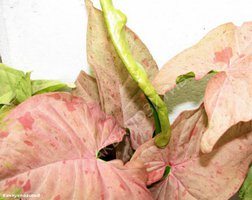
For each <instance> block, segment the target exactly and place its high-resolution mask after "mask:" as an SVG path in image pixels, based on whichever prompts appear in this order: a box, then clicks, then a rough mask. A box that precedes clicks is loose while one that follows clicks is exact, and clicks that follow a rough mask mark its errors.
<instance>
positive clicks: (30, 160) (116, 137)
mask: <svg viewBox="0 0 252 200" xmlns="http://www.w3.org/2000/svg"><path fill="white" fill-rule="evenodd" d="M124 134H125V132H124V130H123V129H121V128H120V127H119V126H118V125H117V124H116V123H115V120H114V119H113V117H111V116H107V115H105V114H104V113H103V112H101V110H100V108H99V106H98V105H97V104H93V103H89V104H87V103H85V102H84V101H83V99H81V98H77V97H74V96H72V95H70V94H68V93H50V94H43V95H36V96H34V97H32V98H30V99H29V100H27V101H26V102H24V103H23V104H20V105H19V106H18V107H17V108H16V109H15V110H13V111H12V112H11V113H10V114H9V115H8V117H7V118H5V120H4V122H2V124H1V130H0V192H1V193H2V194H13V193H16V192H17V191H19V193H20V194H40V198H39V199H43V200H44V199H76V200H82V199H152V198H151V196H150V193H149V191H148V190H147V189H146V187H145V182H144V180H145V176H146V173H145V170H144V169H143V166H142V165H141V164H140V163H138V162H131V163H129V164H127V165H123V163H122V162H121V161H120V160H114V161H110V162H105V161H102V160H100V159H98V158H97V155H98V152H99V150H100V149H102V148H103V147H105V146H107V145H109V144H112V143H115V142H119V141H121V139H122V138H123V136H124Z"/></svg>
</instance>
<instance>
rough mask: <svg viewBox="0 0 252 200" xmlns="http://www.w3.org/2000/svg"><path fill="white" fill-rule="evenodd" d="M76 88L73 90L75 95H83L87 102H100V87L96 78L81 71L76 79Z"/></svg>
mask: <svg viewBox="0 0 252 200" xmlns="http://www.w3.org/2000/svg"><path fill="white" fill-rule="evenodd" d="M75 85H76V88H75V89H74V90H73V91H72V94H73V95H75V96H80V97H82V98H83V99H84V100H85V101H86V102H88V103H89V102H96V103H100V97H99V92H98V87H97V83H96V80H95V78H93V77H92V76H90V75H88V74H87V73H86V72H84V71H81V72H80V74H79V76H78V77H77V79H76V81H75Z"/></svg>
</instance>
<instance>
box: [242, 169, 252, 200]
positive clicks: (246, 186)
mask: <svg viewBox="0 0 252 200" xmlns="http://www.w3.org/2000/svg"><path fill="white" fill-rule="evenodd" d="M239 197H240V198H241V199H242V200H251V199H252V167H250V169H249V172H248V174H247V177H246V179H245V181H244V182H243V184H242V187H241V188H240V191H239Z"/></svg>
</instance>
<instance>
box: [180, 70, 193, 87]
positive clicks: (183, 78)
mask: <svg viewBox="0 0 252 200" xmlns="http://www.w3.org/2000/svg"><path fill="white" fill-rule="evenodd" d="M194 77H195V74H194V72H188V73H186V74H183V75H180V76H178V77H177V79H176V84H179V83H181V82H183V81H185V80H187V79H189V78H194Z"/></svg>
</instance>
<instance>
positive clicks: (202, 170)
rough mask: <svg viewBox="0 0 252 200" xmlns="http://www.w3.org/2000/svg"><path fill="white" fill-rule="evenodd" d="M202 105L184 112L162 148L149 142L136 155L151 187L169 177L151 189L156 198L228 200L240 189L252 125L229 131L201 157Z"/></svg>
mask: <svg viewBox="0 0 252 200" xmlns="http://www.w3.org/2000/svg"><path fill="white" fill-rule="evenodd" d="M206 121H207V119H206V114H205V111H204V109H203V106H201V108H199V109H198V110H195V111H185V112H183V113H182V114H181V115H180V116H179V117H178V118H177V120H176V121H175V122H174V124H173V125H172V128H173V129H172V130H173V131H172V137H171V141H170V143H169V144H168V146H167V147H166V148H165V149H159V148H157V147H156V146H155V144H154V141H153V140H150V141H148V142H147V143H145V144H144V145H142V146H141V147H140V148H138V150H137V151H136V152H135V154H134V156H133V158H132V160H134V161H142V162H144V163H145V166H146V167H147V171H148V173H149V176H148V184H149V185H150V184H152V183H155V182H157V181H158V180H160V179H161V178H162V177H163V174H164V171H165V168H166V166H170V167H171V171H170V174H169V175H168V176H167V177H166V178H164V179H162V180H161V181H160V182H157V183H155V184H154V185H153V186H152V187H151V189H150V190H151V192H152V194H153V196H154V199H158V200H166V199H179V200H199V199H211V200H226V199H228V198H230V197H231V196H232V195H233V194H234V193H235V192H236V191H237V190H238V189H239V187H240V186H241V184H242V182H243V180H244V178H245V176H246V173H247V170H248V167H249V165H250V163H251V161H252V155H251V153H252V123H251V122H249V123H248V122H247V123H240V124H239V125H236V126H234V127H232V128H231V129H229V130H228V133H227V134H225V135H224V136H223V137H222V138H221V139H220V140H219V142H218V143H217V145H216V146H215V148H214V149H213V151H212V152H211V153H208V154H202V153H201V151H200V141H201V138H202V135H203V133H204V131H205V129H206Z"/></svg>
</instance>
